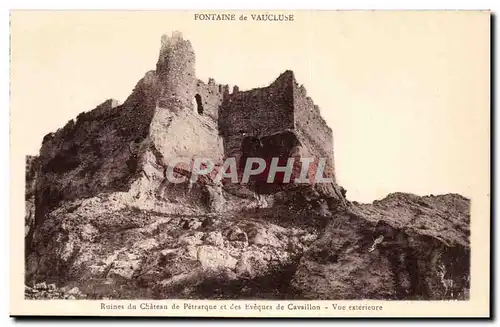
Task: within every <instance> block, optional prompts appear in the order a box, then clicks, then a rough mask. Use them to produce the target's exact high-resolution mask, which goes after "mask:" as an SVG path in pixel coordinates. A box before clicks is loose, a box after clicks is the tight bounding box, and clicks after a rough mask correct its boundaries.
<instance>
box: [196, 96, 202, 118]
mask: <svg viewBox="0 0 500 327" xmlns="http://www.w3.org/2000/svg"><path fill="white" fill-rule="evenodd" d="M194 98H195V100H196V109H197V111H198V113H199V114H200V115H201V114H203V102H202V101H201V96H200V95H199V94H196V95H195V97H194Z"/></svg>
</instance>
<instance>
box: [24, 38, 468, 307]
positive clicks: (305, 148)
mask: <svg viewBox="0 0 500 327" xmlns="http://www.w3.org/2000/svg"><path fill="white" fill-rule="evenodd" d="M194 61H195V57H194V51H193V50H192V47H191V44H190V42H189V41H185V40H183V39H182V37H181V36H180V35H178V34H175V35H174V36H172V37H171V38H169V37H164V38H162V47H161V50H160V56H159V60H158V63H157V67H156V70H153V71H150V72H148V73H146V75H145V76H144V78H142V79H141V80H140V81H139V82H138V83H137V85H136V87H135V89H134V90H133V92H132V94H131V95H130V96H129V97H128V98H127V99H126V100H125V102H124V103H123V104H119V103H118V102H117V101H115V100H107V101H105V102H104V103H102V104H101V105H99V106H98V107H97V108H95V109H94V110H92V111H89V112H85V113H82V114H80V115H79V116H78V117H77V118H76V120H75V121H73V120H72V121H70V122H68V124H67V125H66V126H64V127H63V128H61V129H59V130H58V131H56V132H55V133H50V134H48V135H47V136H46V137H45V138H44V140H43V143H42V147H41V149H40V154H39V156H37V157H29V158H28V159H27V166H26V217H25V225H26V233H25V253H26V258H25V259H26V284H27V289H26V290H27V291H26V296H27V297H28V298H68V297H69V296H72V297H74V298H89V299H98V298H99V299H100V298H117V299H124V298H130V299H136V298H151V299H153V298H155V299H160V298H240V299H241V298H272V299H280V298H307V299H319V298H321V299H325V298H329V299H351V298H383V299H419V298H421V299H448V298H453V299H458V298H467V296H468V293H467V290H468V287H469V279H468V276H469V255H470V254H469V253H470V249H469V201H468V200H467V199H465V198H463V197H461V196H459V195H451V194H450V195H443V196H435V197H418V196H414V195H410V194H403V193H395V194H391V195H390V196H388V197H387V198H386V199H384V200H381V201H376V202H374V203H373V204H357V203H350V202H349V201H347V199H346V198H345V190H344V189H343V188H341V187H340V186H339V185H338V184H337V183H336V179H335V169H334V163H333V133H332V130H331V129H330V128H329V127H328V126H327V125H326V123H325V122H324V120H323V119H322V118H321V115H320V112H319V108H318V107H317V106H316V105H314V103H313V102H312V100H311V99H310V98H309V97H307V95H306V91H305V88H304V87H303V86H299V85H298V84H297V83H296V81H295V78H294V76H293V72H291V71H287V72H285V73H283V74H282V75H281V76H280V77H278V79H277V80H276V81H274V82H273V83H272V84H271V85H270V86H269V87H267V88H261V89H253V90H250V91H241V90H239V89H238V88H237V87H235V88H234V91H233V93H229V87H228V86H227V85H219V84H216V83H215V81H214V80H212V79H211V80H209V81H208V84H205V83H204V82H202V81H201V80H198V79H196V77H195V71H194ZM193 157H208V158H211V159H212V160H213V161H214V162H215V163H216V164H217V165H220V163H221V161H222V160H223V159H225V158H228V157H231V158H235V160H236V161H237V163H238V167H242V166H244V165H245V162H246V160H247V159H248V158H251V157H258V158H262V159H263V160H264V161H265V162H269V161H270V160H271V159H272V158H274V157H277V158H279V161H280V162H287V160H288V159H290V158H293V159H301V158H304V157H309V158H311V157H312V158H315V159H314V160H313V163H312V165H311V166H310V167H313V168H315V167H317V165H318V160H317V159H318V158H325V159H326V166H325V169H324V174H325V177H329V178H331V181H330V182H328V183H314V182H313V183H306V184H296V183H293V180H294V178H298V177H299V175H300V172H301V166H300V165H298V166H294V167H293V172H292V178H291V181H292V183H286V182H285V181H284V180H283V178H282V177H283V176H281V177H280V178H278V179H277V182H275V183H272V184H269V183H266V180H267V176H268V175H267V174H268V173H269V171H268V170H265V171H264V172H263V173H262V174H261V175H257V176H253V178H252V179H250V181H249V183H248V184H242V183H232V182H230V181H228V180H222V181H221V180H218V179H216V178H214V176H213V175H210V174H209V175H203V176H199V178H198V179H197V180H196V182H194V183H190V182H184V183H172V182H171V181H169V179H168V178H167V177H168V165H169V163H170V162H171V160H172V159H176V158H187V165H180V166H176V167H175V169H174V170H173V175H174V176H175V177H178V178H179V177H186V178H189V177H190V176H191V169H190V168H191V167H190V164H192V160H193ZM313 168H311V169H310V170H308V171H307V174H306V178H307V179H308V180H311V181H314V180H315V179H314V177H315V176H314V175H315V173H316V171H315V169H313ZM240 177H241V176H239V177H238V178H240ZM47 285H54V286H50V287H48V286H47ZM70 290H73V293H74V294H69V295H68V291H70ZM75 290H78V292H77V291H75Z"/></svg>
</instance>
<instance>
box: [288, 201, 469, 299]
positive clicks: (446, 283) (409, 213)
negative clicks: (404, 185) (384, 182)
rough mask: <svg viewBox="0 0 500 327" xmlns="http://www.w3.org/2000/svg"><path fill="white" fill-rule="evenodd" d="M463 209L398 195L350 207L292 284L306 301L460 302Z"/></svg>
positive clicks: (465, 273) (463, 292)
mask: <svg viewBox="0 0 500 327" xmlns="http://www.w3.org/2000/svg"><path fill="white" fill-rule="evenodd" d="M469 205H470V203H469V200H467V199H465V198H463V197H462V196H460V195H455V194H448V195H442V196H427V197H418V196H415V195H411V194H404V193H395V194H391V195H390V196H388V197H387V198H385V199H384V200H381V201H375V202H374V203H373V204H363V205H360V204H353V205H352V206H351V207H349V208H348V209H347V210H345V211H343V212H339V213H337V214H336V215H334V216H333V217H332V220H331V222H330V224H329V225H328V226H327V227H326V229H325V230H324V231H323V233H322V235H321V236H320V237H319V239H318V241H316V242H315V243H314V244H313V245H312V246H311V248H310V249H309V250H308V251H307V252H306V253H305V255H304V256H303V257H302V259H301V261H300V264H299V267H298V269H297V272H296V274H295V276H294V280H293V283H292V285H293V287H294V289H295V290H296V292H297V294H300V296H301V297H304V298H310V299H399V300H401V299H405V300H418V299H426V300H438V299H468V296H469V295H468V290H469V274H470V272H469V264H470V247H469V219H470V217H469V209H470V208H469ZM377 239H378V241H376V240H377Z"/></svg>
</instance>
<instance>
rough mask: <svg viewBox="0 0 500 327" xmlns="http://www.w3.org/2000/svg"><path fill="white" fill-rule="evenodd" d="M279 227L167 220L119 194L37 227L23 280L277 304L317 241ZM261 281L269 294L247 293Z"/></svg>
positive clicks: (249, 220) (62, 212)
mask: <svg viewBox="0 0 500 327" xmlns="http://www.w3.org/2000/svg"><path fill="white" fill-rule="evenodd" d="M280 223H281V224H282V225H283V226H280V225H277V224H274V223H271V222H269V221H268V220H267V219H265V217H262V216H260V215H259V214H257V213H255V212H254V211H253V210H249V211H240V212H239V213H238V214H235V215H228V216H225V215H214V214H211V215H181V214H177V215H167V214H162V213H158V212H154V211H145V210H140V209H138V208H135V207H130V206H128V205H127V204H126V202H124V201H123V200H122V199H120V198H119V197H118V195H106V196H100V197H97V198H91V199H85V200H78V201H74V202H67V203H65V204H64V205H62V206H60V207H59V208H58V209H56V210H54V211H52V212H51V213H50V215H49V216H48V217H47V219H46V220H45V221H44V223H43V225H42V226H39V230H38V233H36V235H35V239H34V242H35V244H37V247H36V250H35V252H34V253H32V254H31V255H30V257H29V258H28V262H27V268H28V269H27V279H28V283H29V284H31V281H33V283H35V282H36V281H40V280H44V281H46V282H47V283H54V284H56V285H57V286H58V287H62V285H64V286H65V288H71V287H74V286H77V287H78V288H79V289H80V291H81V292H82V293H83V294H85V295H86V296H87V298H102V297H109V298H127V297H130V298H134V297H137V296H143V297H148V298H165V297H176V298H204V297H210V298H218V297H222V298H231V297H238V296H241V295H243V296H248V297H252V296H257V294H256V293H255V292H258V293H266V292H267V295H262V296H265V297H279V296H282V294H283V293H284V292H285V291H286V289H285V288H286V287H285V286H286V285H284V284H283V285H282V284H281V283H284V282H285V281H284V280H282V275H283V274H288V276H287V277H286V278H287V279H288V280H290V278H291V272H293V268H294V267H295V263H296V261H297V260H298V258H300V256H301V254H302V253H303V251H304V250H305V249H307V247H308V246H309V245H310V244H311V243H312V242H313V241H314V240H315V239H316V237H317V231H315V230H314V229H311V228H306V227H304V226H303V227H292V225H287V224H284V220H282V221H281V222H280ZM284 267H289V269H291V270H290V271H281V270H282V269H283V268H284ZM259 281H261V282H266V283H268V286H269V287H273V289H260V288H249V287H248V285H251V284H255V283H258V282H259ZM271 284H272V285H271ZM245 287H246V288H245ZM51 296H53V297H55V296H56V295H54V294H52V293H51Z"/></svg>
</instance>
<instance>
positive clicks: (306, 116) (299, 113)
mask: <svg viewBox="0 0 500 327" xmlns="http://www.w3.org/2000/svg"><path fill="white" fill-rule="evenodd" d="M293 99H294V100H293V107H294V130H295V131H296V133H297V134H298V138H299V140H300V142H301V143H302V144H303V152H304V153H303V154H302V155H303V156H313V157H315V158H318V159H319V158H326V160H327V163H328V165H327V167H326V168H327V169H325V173H326V174H327V175H328V176H329V177H332V178H335V166H334V156H333V132H332V129H331V128H330V127H328V125H327V124H326V122H325V120H324V119H323V118H322V117H321V113H320V111H319V108H318V106H317V105H315V104H314V102H313V100H312V99H311V98H310V97H308V96H307V91H306V89H305V88H304V86H299V85H298V84H297V83H296V82H294V87H293Z"/></svg>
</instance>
